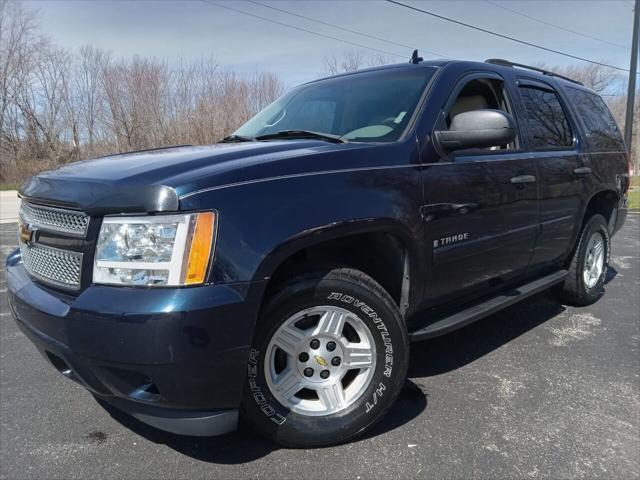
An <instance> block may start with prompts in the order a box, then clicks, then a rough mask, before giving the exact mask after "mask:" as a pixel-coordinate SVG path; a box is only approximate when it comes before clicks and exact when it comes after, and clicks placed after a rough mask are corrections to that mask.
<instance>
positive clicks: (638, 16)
mask: <svg viewBox="0 0 640 480" xmlns="http://www.w3.org/2000/svg"><path fill="white" fill-rule="evenodd" d="M639 20H640V0H635V2H634V7H633V40H632V42H631V61H630V62H629V87H628V90H627V114H626V116H625V120H624V141H625V143H626V145H627V149H628V150H629V157H631V142H632V140H633V113H634V107H635V97H636V74H637V71H638V21H639ZM636 151H639V149H638V148H636ZM639 169H640V165H639V164H638V155H636V161H635V173H638V170H639Z"/></svg>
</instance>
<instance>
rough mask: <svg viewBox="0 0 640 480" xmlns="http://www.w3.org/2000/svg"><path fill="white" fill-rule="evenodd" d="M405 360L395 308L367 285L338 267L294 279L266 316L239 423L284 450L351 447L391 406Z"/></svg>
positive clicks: (354, 272)
mask: <svg viewBox="0 0 640 480" xmlns="http://www.w3.org/2000/svg"><path fill="white" fill-rule="evenodd" d="M408 355H409V343H408V339H407V331H406V327H405V325H404V322H403V320H402V318H401V317H400V314H399V312H398V308H397V307H396V305H395V304H394V302H393V300H392V299H391V298H390V296H389V294H388V293H387V292H386V291H385V290H384V289H383V288H382V287H381V286H380V285H379V284H377V283H376V282H375V281H374V280H373V279H371V278H370V277H369V276H367V275H365V274H364V273H362V272H359V271H357V270H354V269H350V268H336V269H332V270H327V271H324V272H315V273H310V274H304V275H301V276H298V277H295V278H293V279H291V280H290V281H289V282H287V284H286V285H284V286H283V287H282V288H281V289H280V290H279V292H278V293H277V294H275V295H274V296H273V297H272V299H271V300H270V301H269V302H268V303H267V305H266V306H265V308H264V309H263V313H262V314H261V318H260V320H259V324H258V326H257V328H256V333H255V339H254V342H253V346H252V349H251V354H250V358H249V365H248V371H247V382H246V387H245V393H244V399H243V403H242V408H241V415H242V417H243V419H244V420H245V421H246V422H247V423H249V424H250V425H251V426H253V427H254V428H255V429H256V430H258V432H259V433H260V434H262V435H263V436H266V437H268V438H270V439H272V440H274V441H276V442H278V443H280V444H283V445H286V446H291V447H317V446H325V445H331V444H336V443H342V442H345V441H347V440H349V439H351V438H353V437H354V436H356V435H358V434H359V433H361V432H363V431H364V430H366V429H368V428H370V427H371V426H372V425H373V424H374V423H376V422H377V421H378V420H379V419H380V418H381V417H382V416H383V415H384V413H385V412H386V411H387V410H388V408H389V407H390V406H391V405H392V404H393V402H394V401H395V399H396V398H397V396H398V394H399V393H400V390H401V388H402V385H403V384H404V380H405V377H406V372H407V365H408Z"/></svg>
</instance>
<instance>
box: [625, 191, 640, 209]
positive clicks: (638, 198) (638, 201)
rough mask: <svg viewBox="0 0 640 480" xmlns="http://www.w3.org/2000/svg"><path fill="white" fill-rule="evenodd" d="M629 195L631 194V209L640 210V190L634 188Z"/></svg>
mask: <svg viewBox="0 0 640 480" xmlns="http://www.w3.org/2000/svg"><path fill="white" fill-rule="evenodd" d="M627 195H629V209H630V210H640V190H634V191H633V192H629V193H628V194H627Z"/></svg>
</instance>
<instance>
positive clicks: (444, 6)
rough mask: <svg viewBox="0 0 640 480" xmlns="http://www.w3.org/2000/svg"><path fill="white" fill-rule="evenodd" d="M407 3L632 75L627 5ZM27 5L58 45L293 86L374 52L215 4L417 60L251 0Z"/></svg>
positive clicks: (86, 0)
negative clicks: (346, 58) (213, 65)
mask: <svg viewBox="0 0 640 480" xmlns="http://www.w3.org/2000/svg"><path fill="white" fill-rule="evenodd" d="M256 1H258V2H261V3H265V4H268V5H271V6H272V7H276V8H278V9H280V10H286V11H288V12H291V13H295V14H297V15H303V16H306V17H310V18H313V19H315V20H319V21H322V22H325V23H331V24H333V25H336V26H339V27H343V28H347V29H350V30H355V31H358V32H362V33H366V34H367V35H372V36H376V37H380V38H384V39H386V40H389V41H392V42H395V43H399V44H404V45H407V46H409V47H415V48H418V49H419V51H420V53H421V56H423V57H425V59H431V58H436V57H435V55H433V54H431V53H428V51H431V52H436V53H439V54H442V55H447V56H450V57H454V58H460V59H468V60H484V59H486V58H506V59H509V60H512V61H515V62H519V63H527V64H531V63H537V62H545V63H546V64H547V65H548V66H552V65H566V64H582V62H579V61H576V60H573V59H570V58H567V57H563V56H560V55H557V54H552V53H549V52H545V51H542V50H538V49H535V48H532V47H529V46H525V45H520V44H517V43H514V42H511V41H508V40H504V39H500V38H496V37H494V36H491V35H487V34H485V33H482V32H478V31H474V30H470V29H468V28H465V27H462V26H459V25H454V24H452V23H449V22H446V21H443V20H440V19H437V18H433V17H430V16H427V15H424V14H422V13H419V12H416V11H412V10H409V9H407V8H403V7H400V6H398V5H394V4H391V3H388V2H385V1H382V0H379V1H377V0H356V1H340V0H324V1H312V0H308V1H301V0H298V1H294V0H256ZM401 1H402V2H403V3H407V4H410V5H413V6H416V7H418V8H421V9H425V10H429V11H432V12H434V13H437V14H440V15H445V16H448V17H451V18H454V19H456V20H459V21H462V22H466V23H472V24H474V25H477V26H479V27H482V28H485V29H489V30H493V31H496V32H499V33H502V34H504V35H509V36H513V37H517V38H519V39H521V40H524V41H527V42H531V43H537V44H539V45H542V46H545V47H548V48H552V49H556V50H561V51H563V52H567V53H570V54H572V55H576V56H580V57H586V58H589V59H592V60H597V61H603V62H605V63H609V64H612V65H616V66H619V67H622V68H626V69H628V68H629V57H630V48H629V46H630V44H631V32H632V23H633V2H632V1H630V0H604V1H595V0H585V1H579V0H575V1H569V0H567V1H552V0H537V1H524V0H523V1H513V0H512V1H504V0H495V1H493V0H492V1H486V0H450V1H424V0H423V1H416V0H401ZM25 3H26V4H27V5H28V6H30V7H34V8H36V9H38V10H39V11H40V26H41V28H42V30H43V31H44V32H45V33H46V34H47V35H49V36H50V37H51V38H52V40H53V41H54V42H55V43H57V44H59V45H62V46H64V47H67V48H69V49H72V50H75V49H77V48H79V47H80V46H82V45H86V44H91V45H94V46H97V47H102V48H104V49H107V50H111V52H112V54H113V56H114V57H116V58H129V57H132V56H134V55H140V56H145V57H153V58H156V59H161V60H166V61H168V62H169V63H170V64H172V63H175V62H177V60H178V59H179V58H181V57H182V58H185V59H193V60H197V59H200V58H203V57H205V58H210V57H211V58H214V59H215V60H216V61H217V62H218V63H219V64H220V65H221V66H223V67H225V68H228V69H230V70H235V71H238V72H243V73H247V74H251V73H254V72H257V71H270V72H274V73H277V74H279V75H280V76H281V78H282V79H283V80H284V82H285V84H286V85H287V86H288V87H292V86H294V85H297V84H299V83H302V82H305V81H309V80H313V79H315V78H318V77H319V76H322V74H323V72H324V59H325V58H326V57H327V56H330V55H335V56H336V57H337V58H341V57H342V56H343V55H345V54H347V53H348V52H356V51H360V52H362V53H363V54H365V55H368V54H371V55H376V54H377V53H378V52H375V51H369V50H366V49H365V48H362V47H358V46H354V45H350V44H346V43H342V42H340V41H337V40H334V39H330V38H325V37H321V36H318V35H314V34H312V33H309V32H305V31H300V30H296V29H293V28H289V27H287V26H284V25H281V24H275V23H272V22H268V21H266V20H263V19H261V18H255V17H251V16H248V15H245V14H242V13H239V12H236V11H231V10H229V9H225V8H222V7H220V6H218V5H221V6H223V7H230V8H233V9H235V10H241V11H243V12H247V13H250V14H252V15H256V16H260V17H264V18H268V19H271V20H273V21H276V22H280V23H286V24H289V25H293V26H296V27H298V28H300V29H305V30H311V31H313V32H317V33H319V34H322V35H326V36H329V37H336V38H340V39H342V40H345V41H347V42H352V43H357V44H360V45H362V46H366V47H369V48H372V49H376V50H383V51H385V52H389V53H393V54H394V55H397V56H391V55H387V57H388V58H389V59H390V60H391V62H392V63H396V62H402V61H408V59H409V57H410V55H411V48H406V47H402V46H398V45H391V44H388V43H385V42H382V41H379V40H374V39H371V38H367V37H363V36H360V35H356V34H354V33H349V32H345V31H342V30H339V29H336V28H332V27H330V26H327V25H323V24H318V23H316V22H313V21H309V20H305V19H302V18H299V17H295V16H291V15H288V14H286V13H284V12H280V11H276V10H274V9H270V8H267V7H264V6H261V5H257V4H255V3H250V2H248V1H245V0H234V1H228V0H183V1H177V0H176V1H169V0H165V1H155V0H138V1H135V0H134V1H124V0H122V1H106V0H66V1H65V0H30V1H26V2H25ZM216 4H218V5H216ZM501 7H503V8H501ZM507 9H510V10H515V11H517V12H519V13H520V14H523V15H528V16H530V17H535V18H536V19H538V20H540V21H542V22H548V23H553V24H556V25H559V26H561V27H563V28H566V29H570V30H574V31H577V32H581V33H583V34H584V35H589V36H593V37H597V38H598V39H599V40H595V39H591V38H586V37H584V36H581V35H578V34H575V33H571V32H568V31H565V30H561V29H559V28H555V27H552V26H550V25H547V24H544V23H541V22H540V21H535V20H533V19H531V18H526V17H524V16H522V15H518V14H516V13H514V12H512V11H509V10H507ZM613 44H616V45H613ZM427 50H428V51H427ZM623 73H624V72H623ZM624 74H625V75H626V73H624Z"/></svg>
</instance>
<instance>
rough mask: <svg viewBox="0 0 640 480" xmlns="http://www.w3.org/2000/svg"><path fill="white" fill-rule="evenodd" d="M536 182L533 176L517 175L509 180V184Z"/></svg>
mask: <svg viewBox="0 0 640 480" xmlns="http://www.w3.org/2000/svg"><path fill="white" fill-rule="evenodd" d="M535 181H536V177H535V175H518V176H517V177H512V178H511V183H513V184H519V183H533V182H535Z"/></svg>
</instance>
